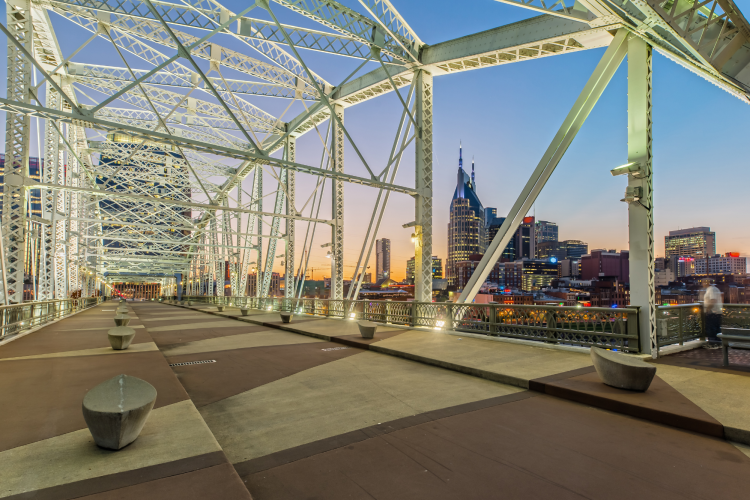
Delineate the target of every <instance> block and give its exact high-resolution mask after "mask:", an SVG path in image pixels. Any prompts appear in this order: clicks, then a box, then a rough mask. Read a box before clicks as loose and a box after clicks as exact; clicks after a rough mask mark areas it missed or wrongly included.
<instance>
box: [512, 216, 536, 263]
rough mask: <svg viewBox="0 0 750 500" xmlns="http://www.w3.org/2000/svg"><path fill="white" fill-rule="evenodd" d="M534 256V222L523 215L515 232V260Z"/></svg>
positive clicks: (533, 257) (532, 218) (531, 218)
mask: <svg viewBox="0 0 750 500" xmlns="http://www.w3.org/2000/svg"><path fill="white" fill-rule="evenodd" d="M535 258H536V223H535V221H534V217H524V218H523V221H522V222H521V225H520V226H518V231H517V232H516V260H520V259H535Z"/></svg>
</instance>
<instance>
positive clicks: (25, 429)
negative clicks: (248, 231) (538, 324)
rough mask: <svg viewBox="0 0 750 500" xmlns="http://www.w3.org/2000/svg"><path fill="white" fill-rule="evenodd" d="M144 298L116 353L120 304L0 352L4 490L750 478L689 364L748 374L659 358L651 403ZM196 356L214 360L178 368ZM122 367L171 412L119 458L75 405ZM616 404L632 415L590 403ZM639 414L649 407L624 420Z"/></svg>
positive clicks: (731, 488) (232, 494) (445, 341)
mask: <svg viewBox="0 0 750 500" xmlns="http://www.w3.org/2000/svg"><path fill="white" fill-rule="evenodd" d="M107 306H109V307H107ZM129 307H130V308H131V310H132V313H131V317H133V318H134V319H133V320H132V321H131V325H137V326H139V327H140V328H138V329H137V332H138V336H137V341H138V344H135V345H134V346H133V347H132V348H131V350H128V351H125V352H119V353H114V351H112V350H111V349H109V348H108V347H107V343H106V342H107V341H106V330H107V329H108V328H109V326H110V324H112V325H114V323H113V322H112V321H111V317H112V315H113V314H114V312H113V311H104V309H112V308H113V304H106V303H105V304H104V305H103V306H99V307H97V308H94V309H93V310H89V311H86V312H83V313H80V314H78V315H76V316H73V317H71V318H69V319H65V320H63V321H60V322H59V323H56V324H54V325H51V326H49V327H47V328H44V329H42V330H40V331H38V332H35V333H33V334H30V335H28V336H26V337H23V338H19V339H17V340H15V341H14V342H11V343H9V344H7V345H5V346H0V407H2V408H13V409H14V411H11V412H0V428H2V429H14V430H16V431H17V432H14V433H3V434H0V464H2V467H0V498H4V497H14V496H15V497H17V498H65V499H67V498H71V499H72V498H92V499H101V500H104V499H130V498H139V499H143V498H145V499H150V498H180V499H183V498H188V499H192V498H249V497H250V494H252V497H253V498H255V499H266V498H267V499H285V498H290V499H292V498H294V499H296V498H325V499H329V498H330V499H339V498H368V499H371V498H379V499H399V498H405V499H406V498H430V499H432V498H437V499H442V498H451V499H453V498H456V499H458V498H519V499H520V498H523V499H527V498H607V499H609V498H660V499H662V498H712V499H714V498H745V497H746V495H745V493H746V491H747V490H748V487H750V474H748V472H750V468H749V467H750V458H749V457H750V447H744V446H737V447H735V446H733V445H732V444H730V443H728V442H726V441H724V440H723V439H718V438H715V437H710V436H707V435H706V434H710V433H711V432H713V433H714V434H717V433H718V434H720V432H719V431H721V430H722V429H727V428H731V429H734V430H735V431H737V433H739V434H736V435H740V437H741V431H742V430H743V429H744V427H743V426H745V425H746V421H747V420H748V418H747V416H745V417H743V416H742V410H743V409H744V407H743V404H744V403H743V402H740V403H735V404H734V408H730V405H729V404H723V403H722V404H719V403H717V402H716V401H717V400H719V399H720V398H718V397H717V391H715V390H714V391H713V393H712V394H709V393H710V392H712V391H709V390H707V389H706V387H711V383H709V382H706V381H705V380H703V381H702V383H697V382H696V381H695V377H693V372H698V373H701V374H709V375H714V376H720V377H723V378H722V380H721V383H722V386H723V387H724V388H723V389H721V390H720V391H718V393H720V394H723V395H724V396H725V397H726V395H727V394H729V392H728V391H729V389H732V390H734V391H739V394H740V395H742V394H744V392H743V391H745V390H746V388H745V387H744V386H742V385H741V384H739V383H738V382H737V380H736V379H741V380H742V381H750V378H748V377H746V376H736V375H732V374H729V373H713V372H706V371H703V370H702V371H700V372H699V371H698V370H695V369H691V368H686V367H677V366H670V365H665V366H660V367H659V371H658V376H659V378H658V380H657V381H656V382H655V385H654V391H653V392H649V393H647V394H646V395H640V396H645V397H643V398H639V397H638V396H639V395H634V394H632V393H627V394H626V393H622V392H621V391H616V390H614V389H610V388H606V386H602V385H601V384H598V383H597V382H596V380H594V378H593V376H592V373H591V368H590V362H589V361H588V356H587V355H585V354H581V353H576V352H565V351H559V350H554V349H546V348H536V347H528V346H523V345H516V344H509V343H504V342H494V341H487V340H479V339H468V338H460V337H457V336H451V335H445V334H444V333H441V332H423V331H414V330H406V329H399V328H382V329H379V332H378V334H376V338H375V339H374V340H373V341H363V340H362V339H361V338H360V337H358V336H357V335H356V324H355V323H354V322H351V321H341V320H332V319H325V318H318V317H299V316H296V317H295V318H294V321H293V323H292V324H291V325H285V326H282V325H281V322H280V320H279V317H278V314H276V313H268V312H266V311H254V313H253V314H252V315H250V316H248V317H246V318H242V319H240V318H237V316H238V314H239V312H238V310H237V309H234V308H230V309H228V310H227V311H226V312H225V313H223V314H218V313H216V310H215V308H213V307H211V306H205V305H201V306H198V307H196V308H193V309H196V310H190V309H186V308H178V307H172V306H168V305H162V304H158V303H152V302H148V303H129ZM201 309H203V310H205V311H212V312H213V313H212V314H206V312H201V311H200V310H201ZM282 328H283V329H282ZM299 333H304V334H303V335H300V334H299ZM459 338H460V340H459ZM404 358H407V359H404ZM201 360H212V361H214V362H211V363H204V364H190V365H181V366H173V367H170V366H169V364H176V363H184V362H191V361H201ZM118 373H128V374H130V375H135V376H138V377H141V378H143V379H145V380H147V381H149V382H151V383H152V384H154V386H156V387H157V391H158V397H157V405H156V408H155V410H154V411H153V413H152V414H151V416H150V417H149V421H148V422H147V424H146V427H144V431H143V433H142V434H141V436H140V437H139V439H138V440H137V441H136V442H134V443H133V444H132V445H130V446H128V447H127V448H125V449H123V450H121V451H119V452H107V451H104V450H100V449H99V448H97V447H96V446H95V445H93V443H92V440H91V436H90V434H89V433H88V429H86V427H85V424H84V423H83V419H82V417H81V413H80V404H81V400H82V398H83V395H84V394H85V392H86V391H87V390H88V389H90V388H91V387H93V385H96V384H97V383H99V382H101V381H103V380H105V379H107V378H109V377H111V376H113V375H114V374H118ZM733 377H734V378H733ZM502 381H508V382H510V383H511V385H509V384H506V383H501V382H502ZM714 383H715V382H714ZM526 387H532V388H533V389H536V390H535V391H528V390H526ZM556 391H557V394H555V392H556ZM722 391H723V392H722ZM542 392H547V393H549V394H555V395H556V396H560V397H563V398H567V399H573V400H575V399H577V398H578V399H579V400H581V401H582V402H583V403H585V404H580V403H577V402H572V401H567V400H565V399H560V397H551V396H550V395H545V394H542ZM37 395H40V396H41V397H36V396H37ZM580 398H583V399H580ZM586 398H588V399H586ZM602 401H604V402H602ZM613 402H614V403H615V404H614V406H612V407H611V408H608V409H609V410H614V411H618V412H620V413H619V414H618V413H612V412H610V411H604V410H602V409H597V408H593V407H592V405H593V406H599V407H600V408H606V404H609V405H610V406H611V405H612V404H613ZM617 405H620V406H617ZM634 408H635V409H637V410H639V411H641V413H644V412H645V415H644V414H640V415H638V416H639V417H641V418H633V417H632V416H628V415H624V414H622V413H626V414H627V413H628V411H631V410H633V409H634ZM649 412H651V414H654V413H657V414H659V415H662V416H664V415H667V416H669V415H671V416H672V417H673V418H672V421H669V420H667V421H665V423H667V424H670V425H666V426H665V425H660V424H657V423H653V422H650V421H648V420H647V419H649V418H650V420H655V418H653V415H652V416H651V417H649V416H648V415H647V414H648V413H649ZM631 414H632V413H631ZM675 415H677V416H680V417H682V418H687V419H688V420H689V423H690V422H692V423H695V422H698V423H699V424H700V425H702V426H703V427H704V428H701V429H697V430H698V432H702V433H703V434H700V433H695V432H687V431H684V430H681V429H678V428H676V427H675V425H677V424H678V422H676V421H675V420H674V416H675ZM690 419H692V420H690ZM728 422H729V423H731V424H732V426H733V427H728ZM683 427H685V426H683ZM688 428H690V427H688ZM709 428H710V429H711V432H709V431H708V430H707V429H709ZM747 428H748V429H750V425H748V426H747ZM694 430H695V429H694ZM717 430H718V431H717ZM749 441H750V440H749Z"/></svg>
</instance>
